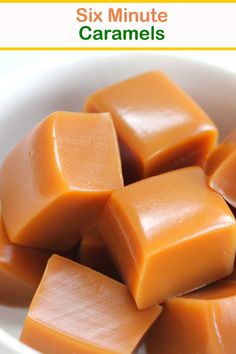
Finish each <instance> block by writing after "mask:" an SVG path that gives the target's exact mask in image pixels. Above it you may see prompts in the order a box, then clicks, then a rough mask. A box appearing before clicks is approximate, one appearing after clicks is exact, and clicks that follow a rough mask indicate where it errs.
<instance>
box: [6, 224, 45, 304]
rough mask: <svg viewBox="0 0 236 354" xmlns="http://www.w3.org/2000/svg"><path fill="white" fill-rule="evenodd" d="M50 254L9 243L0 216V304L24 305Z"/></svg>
mask: <svg viewBox="0 0 236 354" xmlns="http://www.w3.org/2000/svg"><path fill="white" fill-rule="evenodd" d="M49 257H50V254H49V253H48V252H46V251H42V250H37V249H33V248H28V247H22V246H18V245H14V244H12V243H11V242H10V241H9V239H8V237H7V234H6V230H5V227H4V225H3V222H2V218H1V217H0V304H7V305H14V306H23V305H28V304H29V302H30V300H31V299H32V296H33V294H34V292H35V290H36V288H37V286H38V284H39V282H40V280H41V277H42V275H43V272H44V269H45V267H46V264H47V260H48V258H49Z"/></svg>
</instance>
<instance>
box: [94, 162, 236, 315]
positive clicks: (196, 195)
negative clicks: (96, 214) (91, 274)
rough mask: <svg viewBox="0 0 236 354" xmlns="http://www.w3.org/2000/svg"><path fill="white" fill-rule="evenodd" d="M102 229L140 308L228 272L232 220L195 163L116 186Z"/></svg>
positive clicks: (234, 231)
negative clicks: (126, 184)
mask: <svg viewBox="0 0 236 354" xmlns="http://www.w3.org/2000/svg"><path fill="white" fill-rule="evenodd" d="M99 231H100V232H101V235H102V238H103V240H104V242H105V244H106V246H107V247H108V249H109V251H110V254H111V256H112V258H113V261H114V262H115V265H116V266H117V269H118V270H119V271H120V273H121V275H122V278H123V280H124V282H125V283H126V284H127V285H128V286H129V288H130V290H131V293H132V294H133V297H134V299H135V301H136V304H137V306H138V308H140V309H144V308H147V307H149V306H151V305H154V304H155V303H162V302H164V301H166V300H167V299H168V298H169V297H171V296H174V295H178V294H182V293H186V292H189V291H191V290H193V289H195V288H197V287H201V286H203V285H205V284H207V283H210V282H213V281H215V280H217V279H220V278H222V277H224V276H226V275H228V274H230V273H231V272H232V270H233V263H234V256H235V250H236V223H235V219H234V216H233V215H232V212H231V211H230V209H229V207H228V206H227V204H226V202H225V201H224V200H223V198H222V197H221V196H220V195H219V194H218V193H216V192H215V191H213V190H212V189H211V188H210V187H209V186H208V184H207V179H206V176H205V174H204V173H203V171H202V169H201V168H200V167H186V168H183V169H180V170H176V171H172V172H168V173H165V174H162V175H159V176H156V177H150V178H148V179H146V180H143V181H140V182H136V183H134V184H131V185H129V186H126V187H124V188H123V189H120V190H119V191H115V192H114V193H113V194H112V196H111V197H110V199H109V201H108V203H107V205H106V207H105V209H104V212H103V214H102V216H101V219H100V221H99Z"/></svg>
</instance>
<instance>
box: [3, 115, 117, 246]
mask: <svg viewBox="0 0 236 354" xmlns="http://www.w3.org/2000/svg"><path fill="white" fill-rule="evenodd" d="M122 186H123V177H122V172H121V163H120V156H119V148H118V144H117V139H116V133H115V130H114V127H113V123H112V120H111V117H110V115H109V114H108V113H106V114H86V113H71V112H56V113H53V114H51V115H50V116H49V117H47V118H46V119H45V120H43V121H42V122H41V123H40V124H39V125H38V126H37V127H36V128H35V129H34V130H33V131H32V132H31V133H30V134H29V135H28V136H27V137H25V138H24V139H23V140H22V141H21V142H20V143H19V144H18V145H17V147H16V148H15V149H14V150H13V151H12V152H11V153H10V154H9V155H8V157H7V158H6V160H5V162H4V164H3V167H2V169H1V173H0V194H1V199H2V215H3V220H4V223H5V226H6V229H7V233H8V236H9V238H10V240H11V241H12V242H14V243H17V244H21V245H26V246H31V247H37V248H44V249H51V250H55V251H60V252H65V251H67V250H69V249H71V248H72V247H73V246H74V245H75V244H76V243H77V242H78V240H79V238H80V237H81V234H84V233H86V232H89V231H90V229H92V228H93V227H94V225H95V224H96V222H97V218H98V216H99V214H100V212H101V210H102V208H103V207H104V205H105V203H106V201H107V199H108V197H109V196H110V194H111V192H112V191H113V190H115V189H117V188H120V187H122Z"/></svg>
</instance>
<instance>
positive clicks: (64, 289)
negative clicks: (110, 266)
mask: <svg viewBox="0 0 236 354" xmlns="http://www.w3.org/2000/svg"><path fill="white" fill-rule="evenodd" d="M160 312H161V307H160V306H156V307H153V308H151V309H148V310H146V311H138V310H137V308H136V306H135V303H134V301H133V299H132V297H131V295H130V294H129V291H128V288H127V287H126V286H125V285H123V284H121V283H119V282H117V281H115V280H113V279H111V278H108V277H106V276H104V275H102V274H100V273H97V272H95V271H93V270H92V269H90V268H87V267H84V266H82V265H80V264H77V263H75V262H72V261H70V260H68V259H65V258H63V257H59V256H55V255H54V256H53V257H52V258H51V259H50V260H49V262H48V266H47V269H46V272H45V274H44V277H43V280H42V282H41V284H40V286H39V288H38V290H37V293H36V295H35V296H34V299H33V302H32V304H31V307H30V310H29V313H28V316H27V318H26V321H25V325H24V329H23V332H22V335H21V340H22V341H23V342H24V343H26V344H28V345H30V346H32V347H34V348H35V349H37V350H39V351H42V352H43V353H45V354H54V353H55V354H56V353H57V354H65V353H69V352H71V353H72V352H73V353H75V354H81V353H83V354H87V353H89V354H92V353H94V354H95V353H99V354H100V353H110V354H112V353H120V354H131V353H132V352H133V350H134V348H135V347H136V345H137V344H138V342H139V341H140V340H141V338H142V337H143V335H144V333H145V332H146V331H147V329H148V328H149V327H150V325H151V324H152V323H153V322H154V320H155V319H156V318H157V316H158V315H159V313H160Z"/></svg>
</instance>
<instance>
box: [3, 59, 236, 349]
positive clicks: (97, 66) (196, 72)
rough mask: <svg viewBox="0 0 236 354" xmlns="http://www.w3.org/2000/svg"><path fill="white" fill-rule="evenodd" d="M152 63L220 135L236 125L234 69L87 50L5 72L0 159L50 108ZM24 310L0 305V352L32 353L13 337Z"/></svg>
mask: <svg viewBox="0 0 236 354" xmlns="http://www.w3.org/2000/svg"><path fill="white" fill-rule="evenodd" d="M153 69H160V70H164V71H165V72H166V73H167V74H168V75H170V76H171V77H172V78H173V79H174V80H175V81H176V82H177V83H178V84H179V85H180V86H182V87H183V88H184V89H185V90H186V91H187V92H188V93H189V94H190V95H191V96H192V97H193V98H194V99H195V100H196V101H197V102H198V103H199V104H200V105H201V106H202V107H203V108H204V109H205V110H206V112H207V113H208V114H209V115H210V116H211V117H212V119H213V120H214V121H215V122H216V124H217V125H218V127H219V128H220V132H221V134H222V135H225V134H226V133H227V132H228V131H230V130H231V129H234V128H236V99H235V95H236V76H235V74H233V73H231V72H228V71H227V70H223V69H220V68H218V67H215V66H209V65H206V64H203V63H201V62H197V61H193V60H186V59H181V58H174V57H167V56H166V57H165V56H163V55H159V54H158V53H154V52H150V53H145V52H143V53H140V52H138V53H136V52H133V53H128V52H125V53H115V54H112V53H110V54H107V56H104V55H102V56H101V55H97V54H94V53H93V52H89V53H88V55H87V58H84V57H83V59H82V60H80V61H77V62H75V63H70V64H66V65H59V66H56V67H52V66H50V67H48V68H47V69H45V68H44V69H40V67H38V66H36V67H32V68H30V69H26V70H23V71H21V72H19V73H14V75H13V74H10V75H9V76H8V77H5V79H4V81H2V82H1V83H0V97H1V102H0V162H1V161H2V159H3V158H4V156H5V155H6V154H7V153H8V151H9V150H10V149H11V148H12V147H13V146H14V145H15V144H16V143H17V142H18V141H19V139H20V138H21V137H22V136H23V135H24V134H25V133H26V132H28V131H29V130H30V129H31V128H32V127H33V126H34V125H35V124H36V123H37V122H38V121H40V120H41V119H42V118H43V117H45V116H46V115H48V114H49V113H51V112H53V111H55V110H70V111H80V110H81V109H82V106H83V103H84V100H85V98H86V97H87V96H88V95H89V94H90V93H91V92H93V91H95V90H97V89H98V88H100V87H103V86H106V85H110V84H112V83H114V82H117V81H120V80H122V79H125V78H127V77H130V76H133V75H135V74H138V73H141V72H145V71H148V70H153ZM0 286H1V285H0ZM25 314H26V309H18V308H10V307H5V306H0V327H1V328H2V329H3V331H0V353H3V354H8V353H9V354H10V353H11V354H13V353H23V354H28V353H35V352H34V351H31V350H30V349H26V347H25V346H23V345H22V344H20V343H19V342H17V341H16V340H15V339H14V338H13V337H15V338H18V337H19V334H20V331H21V328H22V324H23V319H24V316H25ZM6 333H7V334H8V335H7V334H6Z"/></svg>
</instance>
